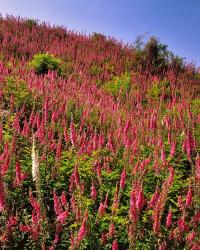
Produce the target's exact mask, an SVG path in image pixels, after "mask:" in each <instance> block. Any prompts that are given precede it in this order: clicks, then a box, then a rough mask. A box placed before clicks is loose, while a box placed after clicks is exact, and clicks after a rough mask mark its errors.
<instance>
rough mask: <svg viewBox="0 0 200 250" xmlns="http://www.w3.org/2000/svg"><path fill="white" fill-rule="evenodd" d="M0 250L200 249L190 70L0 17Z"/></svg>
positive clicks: (195, 98)
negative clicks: (0, 249)
mask: <svg viewBox="0 0 200 250" xmlns="http://www.w3.org/2000/svg"><path fill="white" fill-rule="evenodd" d="M0 44H1V46H0V142H1V145H0V247H1V248H2V249H51V250H53V249H88V250H89V249H91V250H93V249H95V250H96V249H112V250H117V249H119V250H120V249H159V250H164V249H167V250H169V249H193V250H195V249H197V250H198V249H200V198H199V197H200V156H199V153H200V148H199V141H200V113H199V110H200V99H199V96H200V72H199V69H198V68H196V67H195V66H194V65H191V64H187V63H185V62H184V61H183V60H182V59H181V58H179V57H177V56H175V55H174V54H173V53H171V52H170V51H168V50H167V46H165V45H163V44H161V43H160V42H159V41H158V40H157V39H156V38H153V37H152V38H151V39H150V40H149V41H148V42H146V43H145V44H143V45H141V46H137V45H138V44H137V43H136V44H135V46H133V45H132V46H130V45H124V44H122V43H120V42H118V41H116V40H115V39H113V38H107V37H105V36H104V35H101V34H98V33H94V34H92V35H91V36H85V35H83V34H78V33H74V32H71V31H68V30H66V29H64V28H62V27H51V26H49V25H47V24H45V23H39V22H36V21H34V20H31V19H22V18H14V17H10V16H8V17H6V18H5V19H3V18H1V19H0Z"/></svg>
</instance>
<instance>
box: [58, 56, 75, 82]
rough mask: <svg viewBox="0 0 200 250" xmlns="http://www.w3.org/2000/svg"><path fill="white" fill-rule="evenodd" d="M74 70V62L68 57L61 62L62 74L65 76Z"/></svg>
mask: <svg viewBox="0 0 200 250" xmlns="http://www.w3.org/2000/svg"><path fill="white" fill-rule="evenodd" d="M73 71H74V67H73V62H72V61H71V60H69V59H66V60H65V61H63V62H62V64H61V70H60V75H61V76H62V77H64V78H67V77H68V76H69V75H71V74H72V73H73Z"/></svg>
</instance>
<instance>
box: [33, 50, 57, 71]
mask: <svg viewBox="0 0 200 250" xmlns="http://www.w3.org/2000/svg"><path fill="white" fill-rule="evenodd" d="M30 65H31V67H33V69H34V70H35V72H36V74H39V75H40V74H46V73H48V71H49V70H53V71H57V72H58V73H60V70H61V60H60V59H59V58H57V57H55V56H53V55H50V54H48V53H45V54H36V55H34V56H33V60H32V61H31V63H30Z"/></svg>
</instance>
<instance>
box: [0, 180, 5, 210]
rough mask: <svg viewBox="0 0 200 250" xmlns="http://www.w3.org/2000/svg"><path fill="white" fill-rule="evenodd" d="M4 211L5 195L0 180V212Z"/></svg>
mask: <svg viewBox="0 0 200 250" xmlns="http://www.w3.org/2000/svg"><path fill="white" fill-rule="evenodd" d="M4 210H5V193H4V185H3V182H2V181H1V179H0V212H2V211H4Z"/></svg>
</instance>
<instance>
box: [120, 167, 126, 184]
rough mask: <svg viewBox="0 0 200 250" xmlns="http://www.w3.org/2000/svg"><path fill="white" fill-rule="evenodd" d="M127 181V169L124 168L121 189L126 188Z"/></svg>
mask: <svg viewBox="0 0 200 250" xmlns="http://www.w3.org/2000/svg"><path fill="white" fill-rule="evenodd" d="M125 182H126V169H125V168H124V169H123V171H122V173H121V179H120V188H121V189H124V187H125Z"/></svg>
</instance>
